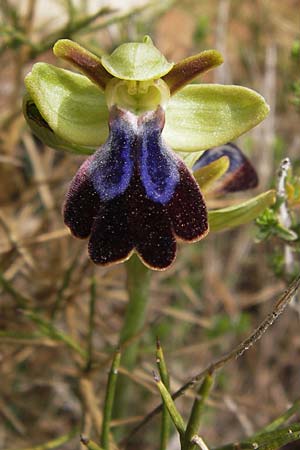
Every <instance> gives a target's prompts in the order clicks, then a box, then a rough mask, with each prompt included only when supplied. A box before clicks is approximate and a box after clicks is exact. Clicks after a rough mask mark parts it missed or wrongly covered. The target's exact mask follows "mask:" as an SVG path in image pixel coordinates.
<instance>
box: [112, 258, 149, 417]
mask: <svg viewBox="0 0 300 450" xmlns="http://www.w3.org/2000/svg"><path fill="white" fill-rule="evenodd" d="M126 270H127V292H128V304H127V309H126V313H125V318H124V322H123V327H122V329H121V332H120V339H119V346H120V348H121V352H122V358H121V366H122V367H124V368H125V369H127V370H129V371H131V370H132V369H133V368H134V366H135V363H136V359H137V355H138V348H139V341H138V337H139V333H140V332H141V331H142V329H143V326H144V323H145V318H146V310H147V303H148V289H149V281H150V270H149V269H148V268H147V267H145V266H144V265H143V264H142V263H141V262H140V260H139V259H138V257H137V256H136V255H133V256H132V257H131V258H130V260H129V261H127V263H126ZM130 397H131V395H130V391H129V389H128V379H127V378H126V377H124V375H122V374H120V376H119V377H118V381H117V388H116V395H115V398H116V401H117V403H116V402H115V405H114V416H115V417H117V418H120V417H122V416H124V415H125V414H126V411H127V407H128V402H129V399H130Z"/></svg>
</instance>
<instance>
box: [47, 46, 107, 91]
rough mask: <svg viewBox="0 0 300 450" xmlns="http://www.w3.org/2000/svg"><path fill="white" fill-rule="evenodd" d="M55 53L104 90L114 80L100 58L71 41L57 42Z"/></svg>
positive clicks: (54, 48)
mask: <svg viewBox="0 0 300 450" xmlns="http://www.w3.org/2000/svg"><path fill="white" fill-rule="evenodd" d="M53 53H54V55H55V56H57V58H62V59H64V60H65V61H68V62H69V63H70V64H72V66H73V67H75V68H76V69H78V70H79V71H80V72H82V73H83V74H84V75H86V76H87V77H88V78H89V79H90V80H91V81H92V82H93V83H95V84H97V86H99V87H100V88H101V89H102V90H104V89H105V87H106V85H107V83H108V82H109V81H110V80H111V79H112V75H111V74H110V73H108V72H107V70H106V69H105V68H104V67H103V65H102V63H101V59H100V58H98V56H96V55H94V54H93V53H91V52H89V51H88V50H86V49H85V48H84V47H81V45H79V44H77V43H76V42H73V41H71V40H70V39H60V40H59V41H57V42H56V44H55V45H54V47H53Z"/></svg>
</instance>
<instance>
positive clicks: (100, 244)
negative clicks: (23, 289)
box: [24, 36, 269, 270]
mask: <svg viewBox="0 0 300 450" xmlns="http://www.w3.org/2000/svg"><path fill="white" fill-rule="evenodd" d="M54 54H55V55H56V56H58V57H60V58H63V59H64V60H66V61H68V62H69V63H71V64H72V65H73V66H74V67H75V68H76V69H78V70H79V71H81V72H82V73H83V75H80V74H77V73H73V72H70V71H68V70H64V69H60V68H57V67H55V66H52V65H50V64H45V63H37V64H35V65H34V66H33V69H32V71H31V73H30V74H28V75H27V77H26V79H25V85H26V89H27V93H26V95H25V98H24V114H25V117H26V119H27V122H28V123H29V125H30V126H31V128H32V130H33V132H34V133H35V134H36V135H37V136H38V137H40V138H41V139H42V140H43V141H44V142H45V143H46V144H48V145H50V146H52V147H55V148H58V149H62V150H68V151H72V152H75V153H80V154H86V155H90V156H89V157H88V158H87V159H86V160H85V162H84V163H83V164H82V165H81V167H80V168H79V170H78V172H77V174H76V175H75V177H74V178H73V180H72V182H71V184H70V187H69V191H68V193H67V196H66V201H65V204H64V208H63V215H64V221H65V224H66V225H67V226H68V227H69V229H70V230H71V232H72V234H73V235H74V236H76V237H78V238H82V239H85V238H89V245H88V248H89V255H90V257H91V259H92V261H93V262H95V263H96V264H100V265H108V264H113V263H118V262H122V261H125V260H127V259H128V258H129V257H130V256H131V255H132V253H133V252H136V253H137V254H138V256H139V257H140V259H141V260H142V261H143V262H144V264H145V265H146V266H148V267H150V268H152V269H157V270H163V269H166V268H167V267H169V266H170V265H171V264H172V262H173V261H174V259H175V256H176V247H177V244H176V241H177V240H178V239H179V240H182V241H186V242H195V241H198V240H200V239H202V238H203V237H204V236H206V234H207V233H208V229H209V224H208V213H207V208H206V204H205V201H204V198H203V195H202V193H201V191H200V188H199V184H198V182H197V181H196V179H195V177H194V176H193V174H192V172H191V169H192V167H193V165H194V164H195V162H196V161H198V163H196V166H195V175H196V178H197V177H199V170H200V172H201V167H203V165H206V164H212V163H213V162H214V161H215V160H217V159H218V158H219V157H211V159H209V158H208V159H207V160H206V163H205V164H203V161H204V162H205V159H204V160H202V162H201V156H202V157H203V158H206V156H205V155H207V157H208V156H209V153H208V152H207V153H204V151H205V150H207V149H209V148H211V147H216V146H219V145H222V144H225V143H226V142H228V141H230V140H232V139H235V138H236V137H238V136H239V135H241V134H242V133H244V132H246V131H247V130H249V129H250V128H252V127H254V126H255V125H257V124H258V123H259V122H261V121H262V120H263V119H264V118H265V117H266V115H267V114H268V111H269V108H268V106H267V104H266V103H265V101H264V99H263V97H262V96H261V95H259V94H258V93H256V92H255V91H253V90H250V89H247V88H244V87H241V86H223V85H217V84H192V85H188V83H189V82H190V81H191V80H192V79H194V78H195V77H196V76H198V75H199V74H201V73H203V72H205V71H206V70H209V69H211V68H213V67H216V66H218V65H219V64H221V63H222V57H221V55H220V54H219V53H218V52H217V51H216V50H207V51H204V52H202V53H200V54H198V55H195V56H192V57H190V58H187V59H185V60H183V61H181V62H179V63H177V64H173V63H170V62H168V61H167V60H166V59H165V57H164V56H163V55H162V54H161V53H160V52H159V50H158V49H157V48H156V47H155V46H154V45H153V43H152V41H151V39H150V38H149V37H147V36H146V37H145V38H144V40H143V42H141V43H126V44H122V45H121V46H119V47H118V48H117V49H116V50H115V51H114V52H113V53H112V54H111V55H104V56H102V57H101V58H99V57H98V56H96V55H94V54H92V53H90V52H89V51H87V50H86V49H84V48H83V47H81V46H80V45H78V44H76V43H75V42H72V41H70V40H65V39H64V40H60V41H58V42H57V43H56V44H55V46H54ZM225 153H226V152H225ZM227 153H228V152H227ZM219 156H220V155H219ZM221 156H224V154H223V153H222V154H221ZM225 156H226V155H225ZM227 156H228V155H227ZM199 158H200V160H199ZM197 164H198V165H197ZM232 167H233V168H232V170H229V173H231V174H232V172H234V171H235V169H234V166H232ZM239 173H240V178H244V175H245V173H248V175H249V171H248V172H247V171H246V172H244V173H243V172H239ZM197 174H198V175H197ZM250 178H251V180H253V177H252V176H250ZM254 178H255V176H254ZM197 179H198V178H197ZM251 180H250V181H249V183H250V186H248V187H253V185H251V183H252V181H251ZM227 181H228V179H227ZM227 184H228V183H227ZM229 184H230V183H229ZM231 184H232V183H231ZM254 184H255V183H254ZM200 185H201V183H200ZM233 190H234V189H233Z"/></svg>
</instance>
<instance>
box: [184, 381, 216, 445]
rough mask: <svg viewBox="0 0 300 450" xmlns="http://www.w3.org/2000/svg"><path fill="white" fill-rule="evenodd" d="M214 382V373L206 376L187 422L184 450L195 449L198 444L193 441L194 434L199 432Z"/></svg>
mask: <svg viewBox="0 0 300 450" xmlns="http://www.w3.org/2000/svg"><path fill="white" fill-rule="evenodd" d="M212 384H213V377H212V375H210V374H208V375H206V377H205V378H204V380H203V382H202V384H201V386H200V388H199V390H198V393H197V394H198V396H197V397H196V399H195V401H194V404H193V408H192V411H191V415H190V418H189V421H188V424H187V428H186V432H185V435H184V450H195V449H196V448H197V446H196V445H195V444H194V443H193V442H192V439H193V436H195V435H197V434H198V432H199V427H200V421H201V419H202V414H203V409H204V406H205V402H206V400H207V397H208V395H209V393H210V390H211V387H212Z"/></svg>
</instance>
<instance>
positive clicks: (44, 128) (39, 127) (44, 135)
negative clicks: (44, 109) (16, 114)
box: [23, 94, 96, 155]
mask: <svg viewBox="0 0 300 450" xmlns="http://www.w3.org/2000/svg"><path fill="white" fill-rule="evenodd" d="M23 114H24V117H25V119H26V122H27V123H28V125H29V127H30V129H31V131H32V132H33V134H34V135H35V136H37V137H38V138H39V139H40V140H41V141H42V142H43V143H44V144H46V145H48V146H49V147H52V148H55V149H56V150H63V151H67V152H72V153H77V154H79V155H91V154H93V153H94V152H95V150H96V149H95V148H92V147H84V146H80V145H76V144H71V143H69V142H67V141H66V140H64V139H62V138H60V137H59V136H57V135H56V134H55V133H54V132H53V130H52V129H51V127H50V126H49V124H48V123H47V122H46V121H45V119H44V118H43V117H42V116H41V114H40V112H39V110H38V109H37V107H36V104H35V103H34V102H33V100H32V99H31V98H30V96H29V95H28V94H25V96H24V98H23Z"/></svg>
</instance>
